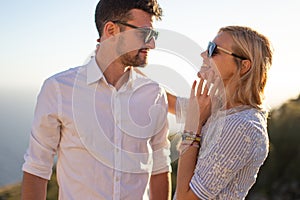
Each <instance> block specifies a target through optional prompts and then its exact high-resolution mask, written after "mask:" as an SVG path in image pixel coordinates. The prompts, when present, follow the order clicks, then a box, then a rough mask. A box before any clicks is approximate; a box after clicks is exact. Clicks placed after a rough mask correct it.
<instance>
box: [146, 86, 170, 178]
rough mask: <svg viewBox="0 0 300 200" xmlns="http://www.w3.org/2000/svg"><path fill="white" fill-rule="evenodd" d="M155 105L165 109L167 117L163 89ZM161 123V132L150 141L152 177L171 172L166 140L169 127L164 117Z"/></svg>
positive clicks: (168, 148)
mask: <svg viewBox="0 0 300 200" xmlns="http://www.w3.org/2000/svg"><path fill="white" fill-rule="evenodd" d="M157 104H160V105H161V106H162V107H163V109H165V112H166V115H167V112H168V105H167V98H166V93H165V91H164V90H163V89H161V92H160V94H159V98H158V99H157ZM159 123H161V122H159ZM163 123H164V125H163V126H162V128H161V130H160V131H159V132H158V133H157V134H155V136H153V138H152V140H151V143H152V150H153V171H152V174H153V175H155V174H160V173H164V172H171V160H170V142H169V140H168V133H169V125H168V120H167V118H166V117H165V119H164V122H163Z"/></svg>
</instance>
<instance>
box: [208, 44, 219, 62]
mask: <svg viewBox="0 0 300 200" xmlns="http://www.w3.org/2000/svg"><path fill="white" fill-rule="evenodd" d="M216 46H217V45H216V44H215V43H214V42H209V43H208V47H207V56H208V57H209V58H210V57H212V55H213V53H214V51H215V49H216Z"/></svg>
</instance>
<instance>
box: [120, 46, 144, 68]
mask: <svg viewBox="0 0 300 200" xmlns="http://www.w3.org/2000/svg"><path fill="white" fill-rule="evenodd" d="M139 53H140V50H138V51H137V52H136V51H132V52H127V53H125V54H123V55H121V56H120V58H121V62H122V64H123V65H125V66H133V67H144V66H145V65H146V64H147V58H146V57H144V58H143V57H141V56H140V54H139Z"/></svg>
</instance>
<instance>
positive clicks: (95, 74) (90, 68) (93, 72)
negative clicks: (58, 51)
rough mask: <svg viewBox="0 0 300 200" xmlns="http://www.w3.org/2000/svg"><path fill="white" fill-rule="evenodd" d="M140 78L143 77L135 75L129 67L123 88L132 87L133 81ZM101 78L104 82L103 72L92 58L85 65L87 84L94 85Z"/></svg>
mask: <svg viewBox="0 0 300 200" xmlns="http://www.w3.org/2000/svg"><path fill="white" fill-rule="evenodd" d="M141 77H143V76H142V75H139V74H137V72H136V71H135V70H134V68H133V67H130V68H129V77H128V81H127V82H126V83H124V86H125V88H127V87H133V86H134V82H135V80H136V79H138V78H141ZM102 78H103V79H104V81H105V82H106V79H105V76H104V75H103V72H102V71H101V69H100V67H99V66H98V64H97V62H96V59H95V57H92V58H91V60H90V61H89V62H88V64H87V79H86V80H87V84H88V85H90V84H92V83H95V82H96V81H99V80H101V79H102ZM144 78H145V77H144Z"/></svg>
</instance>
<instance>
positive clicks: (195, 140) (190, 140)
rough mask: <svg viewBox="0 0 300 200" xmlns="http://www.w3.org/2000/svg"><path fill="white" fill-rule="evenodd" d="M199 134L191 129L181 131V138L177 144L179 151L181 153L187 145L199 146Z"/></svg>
mask: <svg viewBox="0 0 300 200" xmlns="http://www.w3.org/2000/svg"><path fill="white" fill-rule="evenodd" d="M200 143H201V135H200V134H197V133H194V132H193V131H186V130H184V131H183V133H182V140H181V143H180V146H179V152H180V154H182V153H183V152H184V151H185V150H187V148H189V147H196V148H200Z"/></svg>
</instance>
